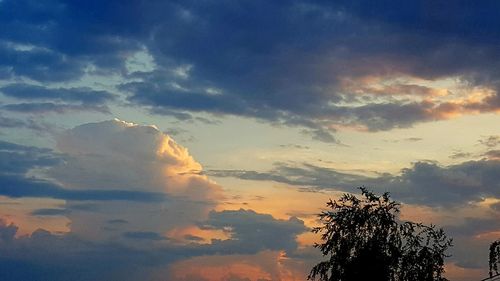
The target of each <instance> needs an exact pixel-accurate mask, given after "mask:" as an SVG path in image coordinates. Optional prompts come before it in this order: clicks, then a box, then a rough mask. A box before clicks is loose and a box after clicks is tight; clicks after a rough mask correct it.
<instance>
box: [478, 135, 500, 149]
mask: <svg viewBox="0 0 500 281" xmlns="http://www.w3.org/2000/svg"><path fill="white" fill-rule="evenodd" d="M479 143H480V144H482V145H484V146H486V147H487V148H494V147H496V146H498V145H500V136H488V137H484V138H482V139H480V140H479Z"/></svg>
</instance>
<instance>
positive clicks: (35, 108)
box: [1, 102, 109, 114]
mask: <svg viewBox="0 0 500 281" xmlns="http://www.w3.org/2000/svg"><path fill="white" fill-rule="evenodd" d="M1 108H2V109H4V110H6V111H11V112H16V113H30V114H45V113H67V112H72V111H95V112H99V113H109V108H108V107H107V106H105V105H104V106H103V105H92V106H88V105H74V104H58V103H51V102H42V103H14V104H6V105H3V106H1Z"/></svg>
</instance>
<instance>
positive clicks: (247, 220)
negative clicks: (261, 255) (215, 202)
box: [0, 210, 307, 281]
mask: <svg viewBox="0 0 500 281" xmlns="http://www.w3.org/2000/svg"><path fill="white" fill-rule="evenodd" d="M200 224H202V225H203V226H204V227H205V228H210V229H224V228H228V227H229V228H231V234H232V238H231V239H229V240H224V241H221V240H213V241H212V244H196V243H191V244H189V245H184V246H183V245H171V244H169V240H168V239H166V238H165V237H163V236H162V235H161V234H159V233H156V232H145V231H141V232H126V233H123V236H124V237H125V238H127V239H126V240H125V241H121V240H117V241H89V240H84V239H82V238H80V237H78V236H77V235H75V234H72V233H65V234H59V235H55V234H52V233H50V232H48V231H45V230H42V229H39V230H36V231H35V232H33V233H32V234H31V235H24V236H19V237H16V233H17V226H15V225H13V224H10V225H7V224H5V223H4V222H3V221H0V269H2V270H0V278H1V280H6V281H11V280H56V281H57V280H101V279H105V280H127V281H128V280H140V279H144V278H146V279H148V280H165V279H164V278H165V276H164V275H162V276H156V275H155V274H154V272H155V270H158V269H161V268H165V267H167V266H168V265H169V264H171V263H172V262H175V261H178V260H180V259H185V258H190V257H194V256H200V255H205V256H206V255H227V254H248V253H256V252H258V251H260V250H262V249H279V250H295V249H296V245H297V243H296V242H295V237H296V235H298V234H300V233H302V232H304V231H307V228H306V227H305V226H304V223H303V222H302V221H300V220H298V219H296V218H291V219H289V220H277V219H274V218H273V217H271V216H270V215H264V214H258V213H255V212H253V211H245V210H239V211H222V212H211V213H210V216H209V218H208V220H207V221H205V222H202V223H200ZM87 227H92V225H88V226H87ZM190 240H192V241H194V240H196V238H194V237H193V238H191V239H190ZM194 242H196V241H194ZM137 243H140V244H137ZM158 243H160V244H158ZM138 245H141V247H136V246H138Z"/></svg>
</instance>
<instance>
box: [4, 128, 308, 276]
mask: <svg viewBox="0 0 500 281" xmlns="http://www.w3.org/2000/svg"><path fill="white" fill-rule="evenodd" d="M56 151H57V152H56ZM56 151H54V150H52V149H47V148H36V147H30V146H23V145H18V144H13V143H8V142H0V153H2V154H3V157H2V158H1V159H2V161H0V165H3V166H4V167H5V168H6V169H3V170H2V172H1V173H0V183H1V184H0V194H2V195H5V196H7V197H10V198H18V197H36V198H46V197H49V198H56V199H61V200H63V201H62V202H61V203H59V204H58V205H56V206H52V207H46V208H45V207H44V208H40V207H38V208H37V209H32V210H31V211H29V212H28V215H29V216H31V217H34V218H36V219H37V220H44V219H49V218H51V217H52V218H54V217H65V218H67V219H68V220H69V221H70V224H69V225H68V228H69V230H68V231H67V232H64V233H58V234H55V233H50V232H48V231H46V230H42V229H40V230H37V231H34V232H33V233H31V234H29V235H20V234H19V233H17V226H15V225H14V224H7V223H5V222H3V221H0V252H1V254H0V267H1V269H2V270H1V273H0V277H1V278H2V280H18V279H30V280H42V279H47V278H48V279H51V280H68V279H75V278H76V277H78V278H80V279H81V280H95V279H103V278H104V279H106V280H138V279H141V278H146V279H148V280H164V278H165V276H164V275H157V273H158V272H166V271H165V270H166V269H167V268H168V265H169V264H172V262H175V261H179V260H181V259H186V258H191V257H195V256H200V255H204V256H209V255H218V256H219V257H220V256H225V255H233V256H234V255H247V256H248V258H249V259H253V257H252V255H255V254H258V253H259V252H266V251H272V253H273V254H272V255H271V256H274V257H276V255H278V256H283V257H284V256H285V255H286V253H293V252H294V251H296V250H297V247H298V244H297V241H296V239H297V236H298V235H300V234H302V233H304V232H306V231H308V228H307V227H306V226H305V225H304V222H303V221H301V220H299V219H297V218H295V217H291V218H289V219H286V220H285V219H276V218H274V217H272V216H271V215H269V214H261V213H257V212H255V211H253V210H242V209H241V210H219V211H215V210H214V209H215V207H217V205H218V203H219V201H220V200H221V199H223V198H224V197H223V194H222V192H221V189H220V187H219V186H218V185H216V184H215V183H214V182H212V181H211V180H209V179H208V177H207V176H206V175H204V174H203V172H202V166H201V165H200V164H199V163H198V162H196V161H195V160H194V158H193V157H192V156H191V155H190V154H189V152H188V150H187V149H186V148H184V147H182V146H180V145H179V144H177V143H176V142H175V141H174V140H173V139H171V138H170V137H169V136H168V135H167V134H165V133H162V132H161V131H160V130H158V128H156V127H155V126H145V125H137V124H133V123H128V122H125V121H120V120H110V121H104V122H99V123H89V124H84V125H81V126H78V127H75V128H73V129H70V130H67V131H65V132H63V133H61V134H60V135H59V136H58V138H57V150H56ZM191 228H197V229H199V230H200V232H199V233H201V234H199V235H201V236H197V235H196V234H197V233H195V232H189V231H187V232H182V231H181V232H182V233H181V234H182V235H183V240H182V241H178V240H177V239H176V237H173V236H172V233H175V232H176V231H177V232H179V229H181V230H182V229H191ZM209 232H213V233H215V232H221V233H225V235H223V236H216V237H213V238H211V239H207V237H202V236H203V235H204V234H205V233H209ZM277 253H278V254H277ZM259 255H261V254H258V256H259ZM258 259H259V258H258V257H257V260H258ZM123 268H127V269H126V270H124V269H123ZM129 269H130V270H129ZM132 269H133V271H134V272H132ZM265 270H267V269H265ZM273 274H275V273H273ZM233 277H234V278H236V277H238V278H247V277H245V276H239V275H234V276H233ZM233 277H231V278H233ZM285 279H286V278H285ZM287 280H288V279H287Z"/></svg>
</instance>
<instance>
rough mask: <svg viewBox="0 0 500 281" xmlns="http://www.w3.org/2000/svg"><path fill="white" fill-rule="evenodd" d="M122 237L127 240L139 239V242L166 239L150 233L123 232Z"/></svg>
mask: <svg viewBox="0 0 500 281" xmlns="http://www.w3.org/2000/svg"><path fill="white" fill-rule="evenodd" d="M123 237H125V238H129V239H139V240H165V239H166V238H165V237H164V236H163V235H161V234H159V233H156V232H150V231H134V232H125V233H123Z"/></svg>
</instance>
